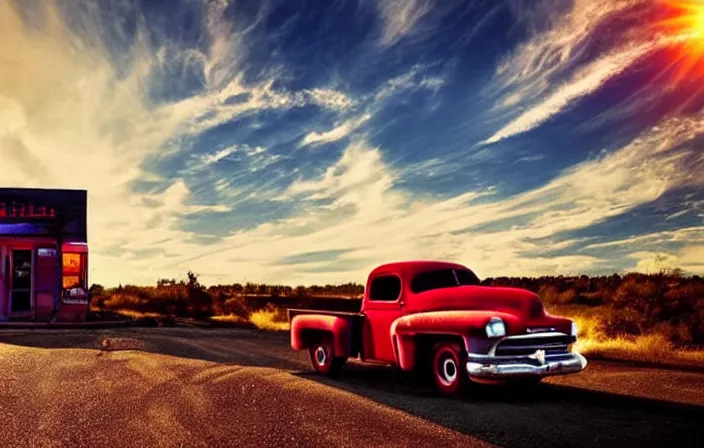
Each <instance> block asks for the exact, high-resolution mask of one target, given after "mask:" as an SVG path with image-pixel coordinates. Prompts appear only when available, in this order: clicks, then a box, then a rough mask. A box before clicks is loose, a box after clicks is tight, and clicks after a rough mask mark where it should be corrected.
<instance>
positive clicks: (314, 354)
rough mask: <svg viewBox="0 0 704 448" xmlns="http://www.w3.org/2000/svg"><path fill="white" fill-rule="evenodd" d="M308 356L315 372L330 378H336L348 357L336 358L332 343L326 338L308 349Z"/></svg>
mask: <svg viewBox="0 0 704 448" xmlns="http://www.w3.org/2000/svg"><path fill="white" fill-rule="evenodd" d="M308 356H309V357H310V362H311V364H312V365H313V370H315V371H316V372H318V373H320V374H322V375H328V376H335V375H337V374H338V373H339V372H340V369H342V366H344V365H345V362H347V357H343V356H337V357H336V356H334V354H333V349H332V341H331V340H330V339H329V338H325V339H323V340H321V341H320V342H318V343H317V344H313V345H312V346H311V347H309V348H308Z"/></svg>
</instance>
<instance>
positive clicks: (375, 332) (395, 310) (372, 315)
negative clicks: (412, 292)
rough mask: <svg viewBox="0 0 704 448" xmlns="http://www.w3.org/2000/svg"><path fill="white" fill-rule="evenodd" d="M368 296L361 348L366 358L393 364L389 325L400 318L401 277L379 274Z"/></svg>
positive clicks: (393, 357) (370, 287)
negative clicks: (362, 346) (365, 325)
mask: <svg viewBox="0 0 704 448" xmlns="http://www.w3.org/2000/svg"><path fill="white" fill-rule="evenodd" d="M368 287H369V293H368V294H369V295H368V296H367V304H366V307H365V310H364V312H365V314H366V316H367V319H366V322H367V325H368V328H366V329H365V330H366V331H365V332H364V333H365V336H366V337H365V338H364V344H363V345H364V347H365V354H366V357H369V358H371V359H374V360H377V361H384V362H394V361H395V356H394V348H393V344H392V341H391V332H390V328H391V324H392V323H393V321H394V320H396V319H398V318H399V317H401V315H402V314H403V311H402V294H401V290H402V289H401V277H400V276H398V275H396V274H380V275H378V276H376V277H374V278H373V279H371V281H370V283H369V286H368Z"/></svg>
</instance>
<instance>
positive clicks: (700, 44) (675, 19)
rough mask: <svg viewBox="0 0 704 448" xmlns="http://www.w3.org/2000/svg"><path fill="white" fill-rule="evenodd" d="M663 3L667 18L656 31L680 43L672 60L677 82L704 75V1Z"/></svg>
mask: <svg viewBox="0 0 704 448" xmlns="http://www.w3.org/2000/svg"><path fill="white" fill-rule="evenodd" d="M664 4H665V8H666V11H667V13H666V18H665V19H663V20H661V21H659V22H658V23H657V24H656V28H657V29H658V31H661V32H663V33H664V34H666V35H667V36H670V37H672V38H674V39H675V40H676V41H677V42H678V43H679V44H678V45H677V46H676V47H677V49H676V52H675V54H674V58H673V66H674V67H675V70H676V73H675V78H676V80H677V81H679V80H692V79H697V78H700V77H702V76H704V0H666V1H665V2H664Z"/></svg>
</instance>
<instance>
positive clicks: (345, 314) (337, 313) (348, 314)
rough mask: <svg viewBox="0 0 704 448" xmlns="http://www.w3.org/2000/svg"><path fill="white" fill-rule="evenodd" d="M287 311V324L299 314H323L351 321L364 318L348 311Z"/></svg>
mask: <svg viewBox="0 0 704 448" xmlns="http://www.w3.org/2000/svg"><path fill="white" fill-rule="evenodd" d="M287 311H288V320H289V322H290V321H291V319H293V316H297V315H299V314H323V315H326V316H340V317H349V318H352V319H356V318H360V317H361V318H363V317H364V313H359V312H350V311H330V310H310V309H303V308H289V309H288V310H287Z"/></svg>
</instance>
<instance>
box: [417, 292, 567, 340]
mask: <svg viewBox="0 0 704 448" xmlns="http://www.w3.org/2000/svg"><path fill="white" fill-rule="evenodd" d="M407 302H408V303H407V304H406V307H405V311H406V312H408V313H424V312H433V311H482V312H483V313H482V314H484V312H491V311H493V312H496V313H501V314H503V315H510V316H511V317H512V318H511V319H510V320H511V321H512V322H511V323H512V324H513V325H509V327H513V328H512V330H514V331H510V333H515V331H518V332H524V331H525V330H526V328H529V327H531V328H537V327H548V328H550V327H555V328H556V329H557V330H558V331H565V330H567V331H569V327H570V325H571V321H570V320H569V319H564V318H559V317H554V316H550V315H548V314H547V313H546V312H545V308H544V307H543V302H542V300H540V297H538V295H537V294H535V293H532V292H530V291H528V290H525V289H518V288H499V287H489V286H457V287H452V288H442V289H434V290H430V291H426V292H422V293H419V294H415V295H414V296H412V297H409V300H408V301H407ZM504 320H506V319H504ZM507 324H508V322H507Z"/></svg>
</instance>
